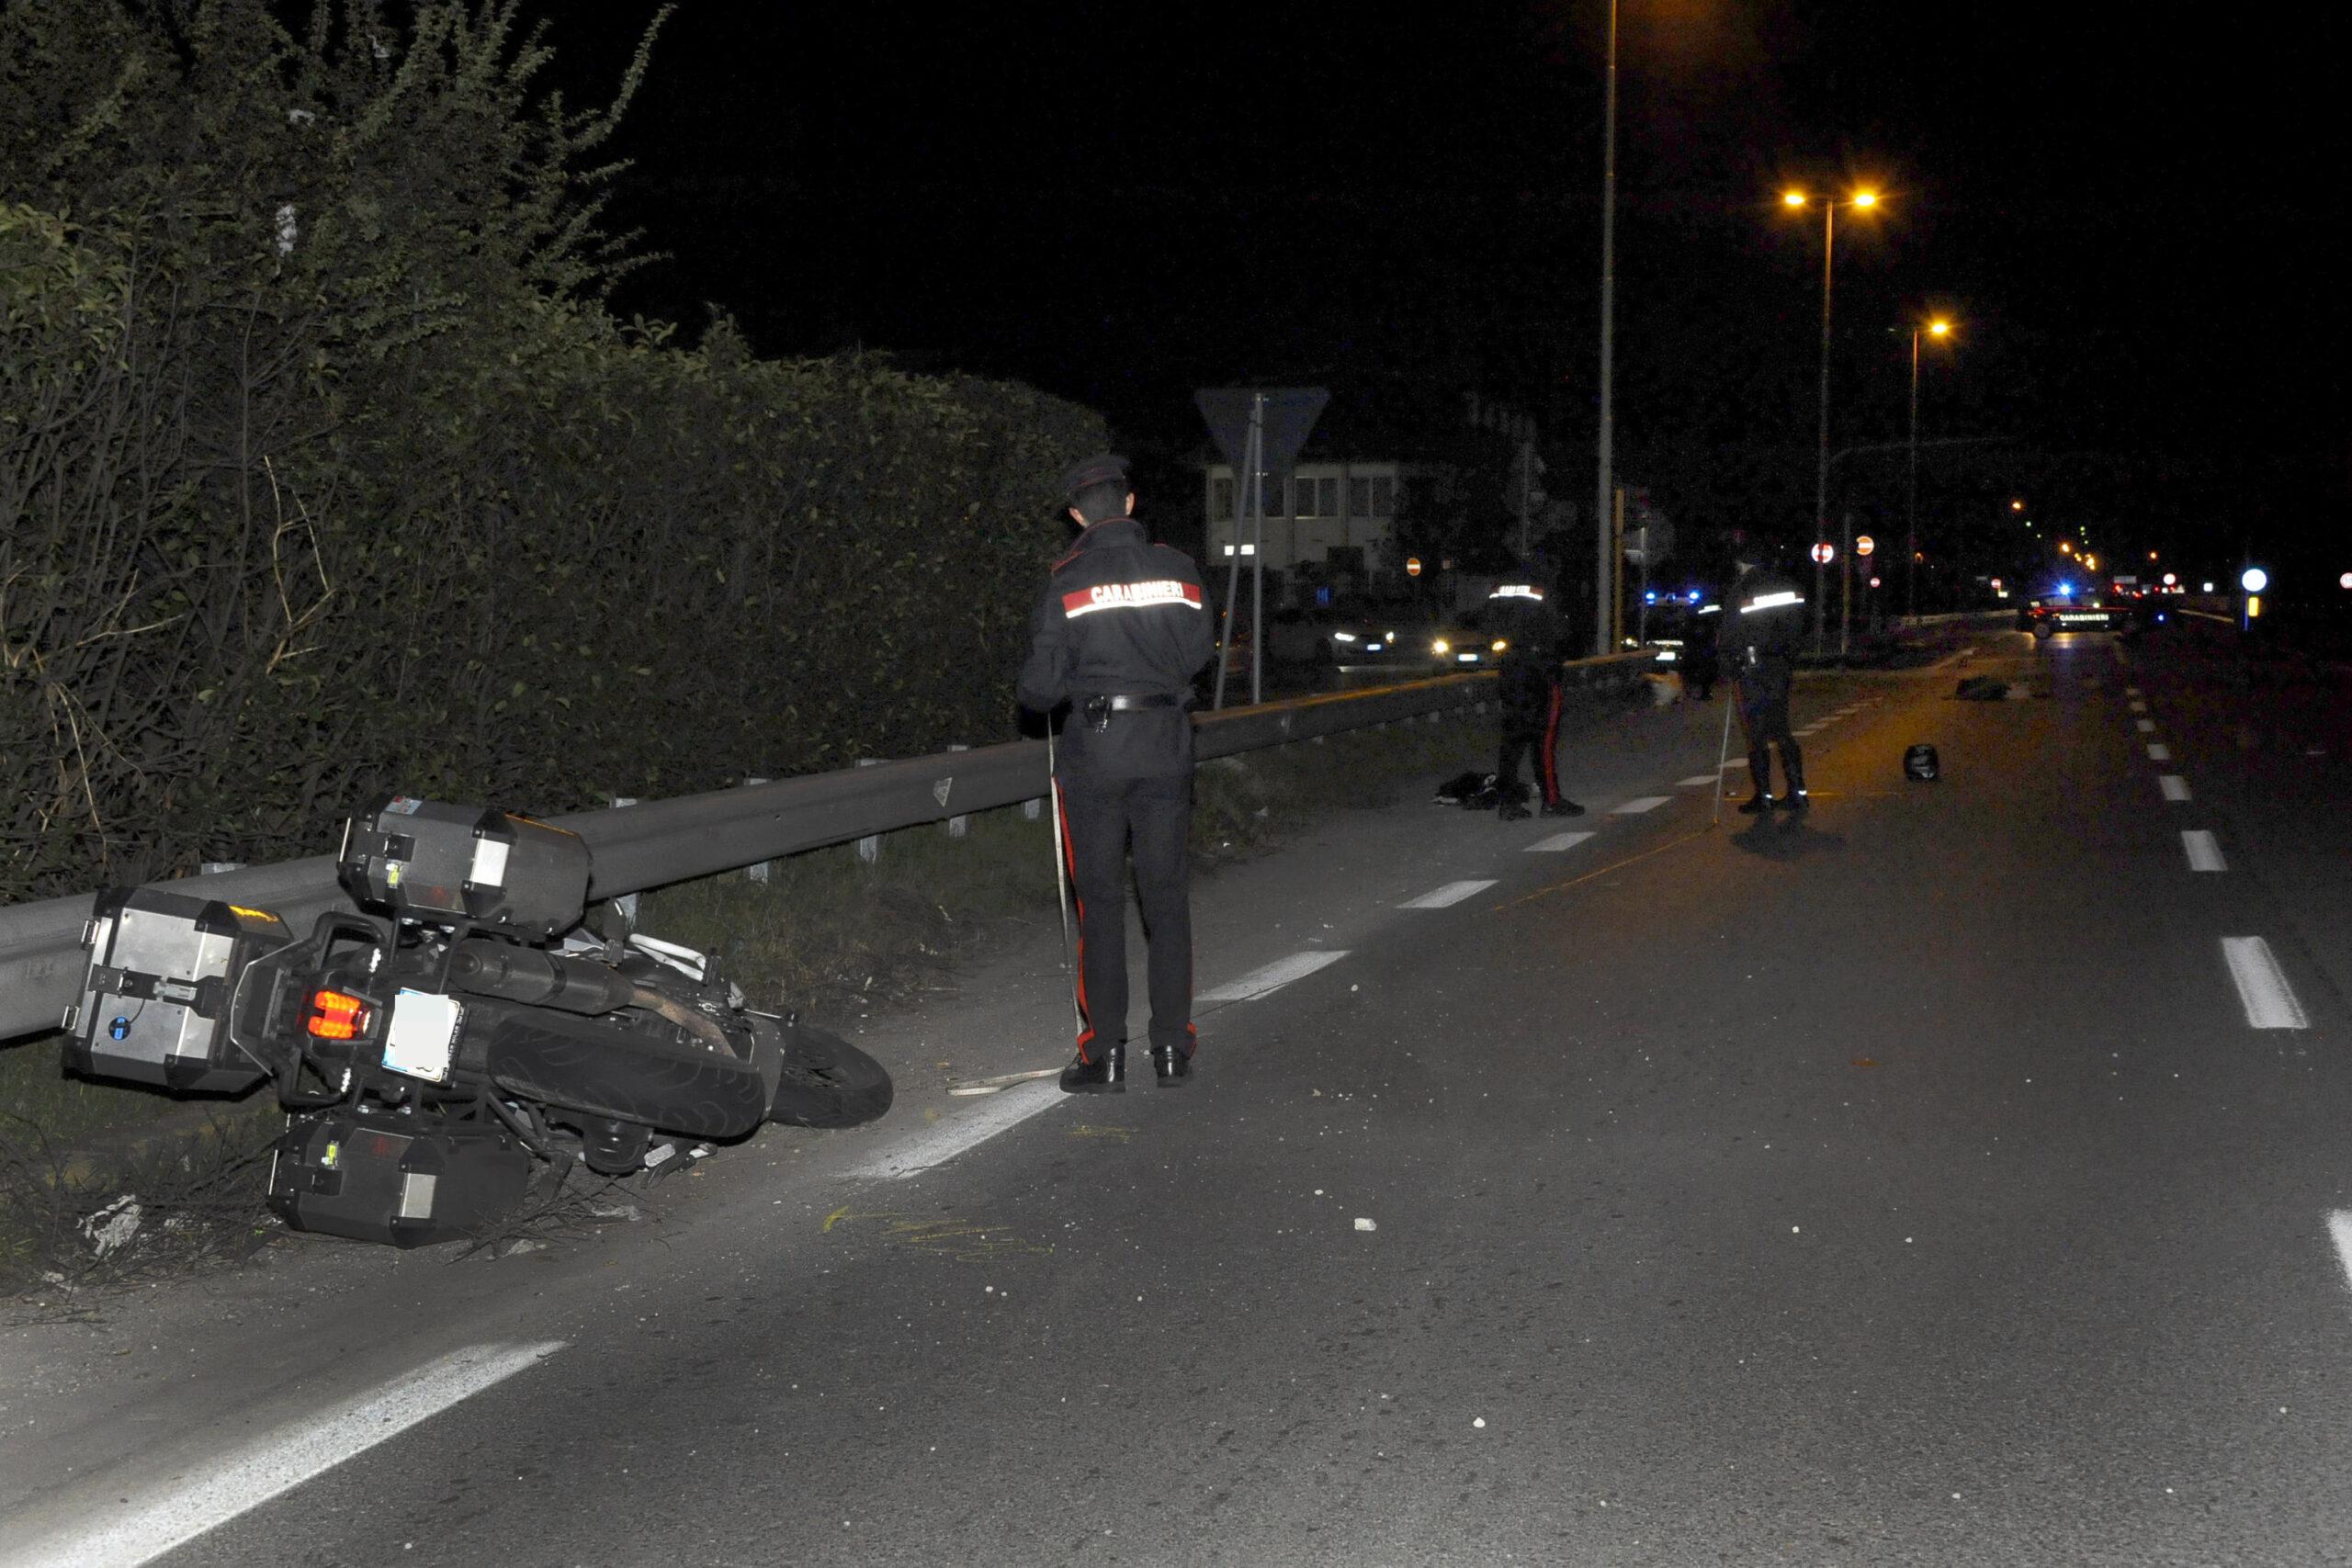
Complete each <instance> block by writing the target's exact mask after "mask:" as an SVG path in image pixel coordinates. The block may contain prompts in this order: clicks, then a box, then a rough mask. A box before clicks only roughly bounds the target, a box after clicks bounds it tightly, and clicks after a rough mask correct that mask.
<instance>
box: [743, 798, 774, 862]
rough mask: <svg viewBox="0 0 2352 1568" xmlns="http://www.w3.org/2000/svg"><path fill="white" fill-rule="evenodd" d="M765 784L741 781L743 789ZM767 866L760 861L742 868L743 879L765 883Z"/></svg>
mask: <svg viewBox="0 0 2352 1568" xmlns="http://www.w3.org/2000/svg"><path fill="white" fill-rule="evenodd" d="M767 782H768V781H767V780H765V779H753V778H747V779H745V780H744V781H743V787H744V788H745V789H754V788H756V787H758V786H759V785H761V784H766V783H767ZM768 866H769V863H768V862H766V861H761V862H759V863H757V864H755V865H747V866H745V867H744V868H743V874H744V876H745V877H747V878H748V879H750V880H751V881H753V882H765V881H766V880H767V879H768Z"/></svg>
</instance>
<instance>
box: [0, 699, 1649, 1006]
mask: <svg viewBox="0 0 2352 1568" xmlns="http://www.w3.org/2000/svg"><path fill="white" fill-rule="evenodd" d="M1653 667H1654V666H1653V665H1652V662H1651V656H1650V655H1649V654H1646V653H1628V654H1614V655H1611V656H1608V657H1605V658H1600V659H1580V660H1574V661H1572V662H1570V663H1569V664H1567V665H1566V666H1565V667H1564V668H1563V670H1562V676H1563V679H1564V681H1565V682H1566V683H1568V684H1571V685H1577V686H1585V687H1594V686H1606V685H1611V684H1617V683H1622V682H1627V681H1632V680H1635V679H1638V678H1639V676H1640V675H1641V673H1642V672H1643V671H1645V670H1647V669H1650V668H1653ZM1493 682H1494V677H1493V675H1491V674H1475V675H1441V676H1437V677H1434V678H1432V679H1430V680H1426V681H1410V682H1404V683H1403V684H1400V685H1395V686H1379V687H1374V688H1372V689H1370V690H1367V691H1362V692H1342V693H1336V694H1330V695H1327V696H1313V697H1295V698H1291V699H1289V700H1287V701H1283V702H1272V703H1261V704H1259V705H1256V706H1253V707H1242V708H1227V709H1226V710H1224V711H1223V712H1219V713H1204V714H1196V715H1194V716H1193V727H1194V731H1195V750H1196V752H1197V754H1198V756H1199V758H1200V760H1201V761H1211V760H1213V759H1216V758H1219V757H1230V756H1236V755H1238V754H1239V753H1241V752H1244V751H1256V750H1264V749H1266V748H1268V747H1272V746H1282V745H1286V744H1288V743H1289V742H1291V741H1294V740H1306V739H1313V738H1315V737H1317V736H1320V735H1336V734H1339V733H1340V732H1341V731H1343V730H1349V729H1361V728H1367V727H1370V726H1373V725H1379V724H1388V723H1394V722H1396V721H1397V720H1400V719H1410V718H1419V717H1421V716H1424V715H1430V714H1442V713H1446V712H1450V711H1453V710H1456V709H1461V708H1467V707H1472V706H1474V705H1477V704H1480V703H1483V702H1485V701H1487V700H1488V697H1489V693H1490V691H1491V688H1492V686H1493ZM1045 794H1046V745H1045V742H1044V741H1042V740H1015V741H1009V742H1006V743H1004V744H1002V745H998V746H980V747H975V748H973V749H972V750H967V751H946V752H942V753H940V754H938V755H936V756H930V757H910V758H906V759H904V760H903V761H892V762H880V763H876V764H875V765H874V766H872V767H865V768H855V769H845V770H843V771H842V772H839V773H810V774H807V775H804V776H803V777H800V778H791V779H779V780H777V781H776V782H775V783H773V784H753V785H750V786H748V787H744V788H738V789H722V790H712V791H709V792H707V793H706V794H702V795H679V796H677V797H675V798H674V799H670V800H653V801H647V802H645V803H643V804H641V805H638V806H629V807H618V808H616V809H613V810H608V811H582V812H574V813H572V814H571V815H569V816H563V817H553V818H548V820H549V821H552V822H554V823H556V824H557V825H558V826H560V827H563V828H569V829H571V830H572V831H573V832H575V833H578V834H579V835H580V836H581V837H582V839H584V840H587V842H588V849H589V853H590V857H591V863H592V865H593V868H594V869H593V873H592V875H591V878H590V882H589V888H588V892H589V897H592V898H609V897H615V896H616V895H619V894H623V893H636V892H640V891H642V890H643V889H645V888H649V887H659V886H662V885H664V884H666V883H672V882H684V881H686V880H688V879H690V878H693V877H697V876H709V875H712V874H716V873H718V872H722V871H734V870H737V869H739V868H741V867H743V866H747V865H757V864H759V863H761V862H763V861H771V860H776V859H779V858H781V857H783V856H785V855H790V854H797V853H798V852H801V851H803V850H813V849H821V848H823V847H824V846H825V845H828V844H840V843H846V842H848V841H849V840H853V839H862V838H865V837H867V836H869V835H871V834H875V833H887V832H889V831H891V830H893V829H899V828H912V827H917V826H920V825H921V824H922V823H925V822H938V821H943V820H944V819H945V818H950V817H956V816H961V815H964V814H966V813H967V812H973V811H986V810H989V809H990V808H992V807H1001V806H1015V805H1018V804H1020V803H1021V802H1023V801H1024V800H1035V799H1037V798H1038V797H1040V796H1042V795H1045ZM191 884H194V885H195V886H190V885H191ZM157 886H173V887H174V888H175V889H176V890H177V891H181V892H186V893H194V894H198V895H200V896H202V897H207V898H222V899H226V900H228V901H229V902H231V903H236V904H245V905H252V906H255V907H258V908H265V909H272V910H275V911H277V914H278V915H279V916H281V917H282V918H283V919H285V921H286V923H287V924H288V926H289V927H291V928H292V929H294V930H296V931H307V930H309V929H310V926H311V921H313V920H314V919H317V918H318V917H319V916H320V915H321V914H322V913H324V912H325V911H326V910H328V909H332V908H347V907H348V904H347V901H346V900H345V897H344V896H343V891H342V889H341V888H340V887H338V886H336V884H335V879H334V858H333V857H332V856H328V855H313V856H311V857H310V858H308V859H306V860H296V861H285V862H281V863H277V864H274V865H256V866H248V867H245V868H243V869H241V870H237V871H224V872H214V873H212V874H209V875H204V876H198V877H187V878H182V879H179V880H177V881H175V882H173V883H170V884H158V885H157ZM92 897H93V895H91V894H87V893H85V894H81V895H78V896H71V897H62V898H44V899H41V900H40V901H38V902H35V903H30V904H15V905H10V906H7V907H6V908H0V1040H6V1039H10V1038H13V1037H15V1036H17V1035H20V1034H30V1033H33V1032H38V1031H40V1030H44V1029H48V1028H51V1027H52V1026H53V1025H55V1023H56V1022H57V1021H58V1019H59V1017H60V1016H61V1015H62V1013H63V1012H64V1010H65V1009H66V1008H67V1007H68V1006H70V1005H71V1004H72V1003H73V1001H74V992H75V989H76V987H78V986H79V985H80V983H81V979H82V973H83V968H84V964H85V962H86V954H85V953H84V952H83V950H82V926H83V922H84V921H85V920H86V919H88V918H89V914H90V907H91V899H92Z"/></svg>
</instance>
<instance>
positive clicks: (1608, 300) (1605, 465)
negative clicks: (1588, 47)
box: [1592, 0, 1617, 656]
mask: <svg viewBox="0 0 2352 1568" xmlns="http://www.w3.org/2000/svg"><path fill="white" fill-rule="evenodd" d="M1608 76H1609V86H1608V94H1607V98H1608V110H1607V115H1606V124H1605V129H1604V130H1603V131H1602V133H1601V135H1602V141H1601V149H1602V150H1601V164H1600V485H1599V487H1598V493H1597V495H1596V497H1595V499H1594V502H1593V508H1592V533H1593V553H1592V559H1593V604H1594V614H1593V617H1592V651H1593V653H1594V654H1595V655H1596V656H1599V655H1601V654H1609V653H1614V652H1616V651H1617V650H1616V649H1613V648H1611V646H1610V644H1611V642H1612V641H1613V640H1614V639H1615V637H1616V632H1615V629H1614V628H1615V625H1616V619H1617V603H1616V588H1615V583H1616V581H1617V572H1616V565H1617V563H1616V562H1615V561H1614V560H1612V559H1611V557H1610V552H1611V549H1612V548H1613V547H1614V541H1613V540H1612V539H1611V534H1612V532H1613V530H1612V529H1611V527H1610V523H1611V518H1612V516H1613V514H1614V513H1615V511H1616V508H1615V507H1614V505H1612V504H1611V503H1612V502H1613V501H1614V499H1615V497H1614V496H1613V494H1612V493H1611V492H1612V491H1614V490H1615V488H1616V483H1617V477H1616V474H1615V472H1614V471H1613V470H1614V468H1615V462H1616V456H1617V455H1616V452H1615V450H1614V448H1615V445H1616V438H1617V431H1616V409H1615V408H1614V406H1613V405H1612V404H1611V395H1612V393H1613V391H1614V387H1613V385H1612V382H1613V379H1614V372H1615V369H1616V348H1617V344H1616V336H1617V0H1609V70H1608Z"/></svg>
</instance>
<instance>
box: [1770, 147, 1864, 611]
mask: <svg viewBox="0 0 2352 1568" xmlns="http://www.w3.org/2000/svg"><path fill="white" fill-rule="evenodd" d="M1812 200H1813V198H1812V197H1809V196H1807V195H1806V194H1805V193H1804V191H1801V190H1792V191H1784V192H1782V193H1781V205H1782V206H1784V207H1788V208H1791V209H1795V208H1801V207H1804V206H1806V205H1808V204H1809V203H1810V202H1811V201H1812ZM1847 200H1848V201H1849V202H1850V203H1851V204H1852V205H1853V206H1855V207H1859V208H1861V209H1865V210H1867V209H1871V208H1873V207H1876V206H1877V205H1878V193H1877V192H1876V191H1871V190H1858V191H1856V192H1855V193H1854V194H1853V195H1852V196H1850V197H1848V198H1847ZM1837 252H1838V201H1837V198H1836V197H1823V198H1822V202H1821V433H1820V443H1819V458H1818V462H1817V464H1816V466H1815V470H1814V491H1813V536H1814V538H1815V540H1819V539H1822V538H1825V537H1826V536H1827V535H1828V532H1829V300H1830V278H1831V275H1832V271H1833V267H1834V263H1835V258H1836V255H1837ZM1823 570H1824V569H1823V568H1822V566H1821V565H1820V564H1819V563H1818V562H1816V563H1815V566H1814V569H1813V646H1814V648H1815V650H1816V651H1818V650H1819V649H1820V647H1821V641H1822V637H1824V636H1825V635H1826V631H1827V626H1826V621H1825V618H1824V617H1825V615H1826V611H1827V609H1828V605H1827V604H1826V603H1825V595H1824V594H1823V592H1822V572H1823ZM1846 570H1848V571H1849V572H1850V571H1851V570H1853V569H1852V566H1851V564H1850V563H1849V565H1848V566H1847V568H1846Z"/></svg>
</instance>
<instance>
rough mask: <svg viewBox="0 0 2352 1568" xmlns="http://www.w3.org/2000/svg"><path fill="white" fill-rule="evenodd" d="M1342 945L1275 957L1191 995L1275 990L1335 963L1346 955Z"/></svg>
mask: <svg viewBox="0 0 2352 1568" xmlns="http://www.w3.org/2000/svg"><path fill="white" fill-rule="evenodd" d="M1347 955H1348V954H1347V951H1346V950H1345V949H1344V948H1343V949H1340V951H1338V952H1333V953H1292V954H1291V955H1290V956H1289V957H1288V958H1277V959H1275V960H1274V961H1273V962H1272V964H1267V965H1266V966H1265V967H1264V968H1262V969H1252V970H1251V971H1250V973H1248V974H1247V975H1244V976H1241V978H1239V979H1238V980H1227V982H1226V983H1225V984H1224V985H1222V986H1219V987H1217V988H1216V990H1214V991H1204V992H1203V993H1202V994H1201V995H1200V996H1198V997H1196V998H1193V999H1194V1000H1195V1001H1203V1002H1249V1001H1255V1000H1257V999H1258V998H1260V997H1262V996H1265V995H1267V994H1268V993H1270V992H1272V991H1278V990H1280V989H1282V988H1283V987H1284V986H1287V985H1289V984H1290V983H1291V982H1292V981H1293V980H1304V979H1305V978H1306V976H1309V975H1312V974H1314V973H1315V972H1316V971H1317V969H1320V968H1322V967H1323V966H1324V965H1325V964H1337V963H1338V962H1339V961H1340V959H1342V958H1345V957H1346V956H1347Z"/></svg>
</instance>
